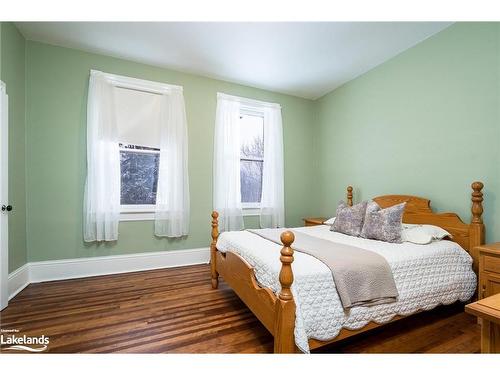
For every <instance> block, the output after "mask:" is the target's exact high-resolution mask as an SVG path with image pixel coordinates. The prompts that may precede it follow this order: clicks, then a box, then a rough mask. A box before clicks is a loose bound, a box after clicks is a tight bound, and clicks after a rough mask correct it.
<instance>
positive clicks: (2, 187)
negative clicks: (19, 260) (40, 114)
mask: <svg viewBox="0 0 500 375" xmlns="http://www.w3.org/2000/svg"><path fill="white" fill-rule="evenodd" d="M8 107H9V105H8V96H7V92H6V87H5V84H4V83H3V82H2V81H0V208H1V211H0V310H3V309H4V308H5V307H7V303H8V302H9V287H8V280H9V238H8V234H9V233H8V228H9V226H8V216H7V214H8V213H9V211H10V210H12V207H11V206H9V203H8V202H9V201H8V199H9V197H8V190H7V188H8V180H7V178H8V175H7V167H8V165H9V160H8V146H9V143H8V138H9V130H8V129H9V126H8V123H9V121H8V120H9V115H8Z"/></svg>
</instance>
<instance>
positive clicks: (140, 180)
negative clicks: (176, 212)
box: [120, 143, 160, 209]
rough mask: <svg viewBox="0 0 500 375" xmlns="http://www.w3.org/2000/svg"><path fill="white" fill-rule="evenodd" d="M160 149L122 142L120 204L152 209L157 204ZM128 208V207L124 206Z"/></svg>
mask: <svg viewBox="0 0 500 375" xmlns="http://www.w3.org/2000/svg"><path fill="white" fill-rule="evenodd" d="M159 162H160V149H158V148H152V147H142V146H138V145H130V144H123V143H120V172H121V191H120V204H121V205H122V206H129V207H128V208H132V207H134V208H136V209H140V208H141V207H142V208H143V209H151V207H147V206H153V205H155V204H156V189H157V186H158V166H159ZM124 208H127V207H124Z"/></svg>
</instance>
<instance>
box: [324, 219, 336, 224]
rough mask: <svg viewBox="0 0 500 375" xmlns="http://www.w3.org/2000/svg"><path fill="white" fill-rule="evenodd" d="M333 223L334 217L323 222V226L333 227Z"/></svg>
mask: <svg viewBox="0 0 500 375" xmlns="http://www.w3.org/2000/svg"><path fill="white" fill-rule="evenodd" d="M334 222H335V217H331V218H329V219H328V220H326V221H324V222H323V224H325V225H333V223H334Z"/></svg>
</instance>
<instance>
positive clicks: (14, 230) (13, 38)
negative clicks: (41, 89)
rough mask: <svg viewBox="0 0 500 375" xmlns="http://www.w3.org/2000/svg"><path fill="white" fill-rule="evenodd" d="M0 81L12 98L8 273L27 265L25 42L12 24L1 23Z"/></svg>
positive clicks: (10, 99)
mask: <svg viewBox="0 0 500 375" xmlns="http://www.w3.org/2000/svg"><path fill="white" fill-rule="evenodd" d="M0 28H1V48H0V49H1V57H0V60H1V69H0V77H1V80H2V81H4V82H5V84H6V85H7V94H8V95H9V203H10V204H12V206H14V210H13V211H12V212H11V213H10V214H9V271H13V270H15V269H17V268H18V267H20V266H22V265H23V264H25V263H26V262H27V245H26V184H25V182H26V160H25V155H26V116H25V112H26V111H25V109H26V106H25V96H26V95H25V86H26V85H25V61H26V59H25V44H26V43H25V40H24V37H23V36H22V35H21V34H20V33H19V31H18V30H17V28H16V27H15V26H14V25H13V24H11V23H1V25H0Z"/></svg>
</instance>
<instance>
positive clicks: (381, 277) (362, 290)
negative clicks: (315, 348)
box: [249, 228, 398, 309]
mask: <svg viewBox="0 0 500 375" xmlns="http://www.w3.org/2000/svg"><path fill="white" fill-rule="evenodd" d="M285 230H290V229H284V228H276V229H254V230H249V232H251V233H254V234H257V235H259V236H260V237H262V238H265V239H266V240H269V241H272V242H275V243H277V244H279V245H282V243H281V240H280V236H281V233H283V232H284V231H285ZM292 232H293V234H294V235H295V241H294V242H293V244H292V248H293V249H294V250H296V251H300V252H301V253H306V254H309V255H311V256H313V257H315V258H317V259H319V260H320V261H322V262H323V263H324V264H326V265H327V266H328V268H330V270H331V271H332V275H333V280H334V282H335V286H336V288H337V292H338V294H339V297H340V301H341V302H342V306H343V307H344V309H349V308H351V307H355V306H373V305H379V304H382V303H390V302H396V299H397V297H398V290H397V288H396V283H395V282H394V276H393V274H392V270H391V267H390V266H389V263H387V261H386V260H385V258H384V257H383V256H381V255H379V254H377V253H375V252H373V251H369V250H365V249H360V248H358V247H355V246H350V245H344V244H341V243H337V242H333V241H329V240H324V239H321V238H317V237H314V236H310V235H308V234H305V233H301V232H297V231H293V230H292Z"/></svg>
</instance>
